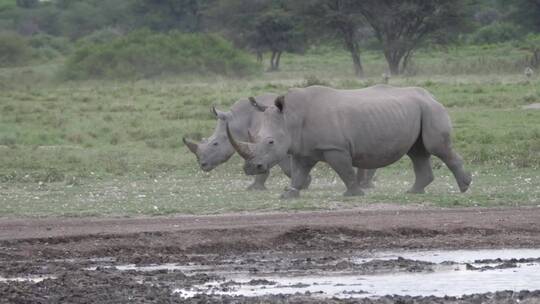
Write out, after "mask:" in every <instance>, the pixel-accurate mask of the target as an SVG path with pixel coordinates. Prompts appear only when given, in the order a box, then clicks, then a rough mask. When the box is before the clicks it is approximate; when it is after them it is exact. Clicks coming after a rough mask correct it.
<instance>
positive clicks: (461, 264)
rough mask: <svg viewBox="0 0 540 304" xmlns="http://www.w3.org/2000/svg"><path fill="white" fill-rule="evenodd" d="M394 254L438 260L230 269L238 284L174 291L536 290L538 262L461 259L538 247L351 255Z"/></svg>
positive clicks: (341, 294)
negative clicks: (354, 268)
mask: <svg viewBox="0 0 540 304" xmlns="http://www.w3.org/2000/svg"><path fill="white" fill-rule="evenodd" d="M397 257H403V258H407V259H412V260H420V261H426V262H432V263H437V264H438V265H436V267H434V271H433V272H422V273H408V272H396V273H388V274H378V275H359V274H355V273H351V272H348V273H347V272H327V273H324V274H321V275H312V274H307V275H294V276H287V275H283V273H280V274H277V275H269V274H263V275H256V274H248V273H243V274H239V273H230V274H229V275H225V281H230V280H232V281H234V282H236V283H239V284H238V285H231V286H227V288H226V289H225V291H224V288H223V286H220V284H221V283H223V282H224V281H221V282H217V281H216V282H211V283H209V284H205V285H201V286H195V287H194V288H191V289H178V290H176V292H178V293H179V295H180V296H182V297H192V296H195V295H197V294H203V293H204V294H219V295H243V296H263V295H275V294H294V293H297V292H300V293H305V292H310V293H312V294H313V295H314V296H320V297H338V298H351V297H354V298H358V297H378V296H384V295H391V294H397V295H410V296H430V295H433V296H461V295H466V294H475V293H487V292H495V291H501V290H514V291H519V290H538V289H540V263H518V264H517V267H515V268H507V269H493V270H483V271H479V270H467V267H466V263H472V264H473V265H477V266H486V265H489V266H497V265H498V263H491V264H474V261H475V260H484V259H497V258H500V259H503V260H509V259H514V258H515V259H522V258H523V259H525V258H540V250H538V249H505V250H456V251H421V252H399V253H398V252H381V253H376V254H374V255H373V256H371V257H356V258H353V260H354V261H355V262H356V263H363V262H368V261H371V260H374V259H379V260H395V259H396V258H397ZM448 261H451V262H453V263H452V264H450V265H449V264H447V263H444V264H439V263H442V262H448ZM499 264H500V263H499ZM295 273H297V272H295ZM220 275H223V273H220ZM260 279H265V280H268V281H270V282H273V284H261V285H249V284H247V283H248V282H249V281H251V280H260Z"/></svg>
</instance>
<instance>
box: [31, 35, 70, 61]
mask: <svg viewBox="0 0 540 304" xmlns="http://www.w3.org/2000/svg"><path fill="white" fill-rule="evenodd" d="M28 43H29V45H30V46H31V47H32V57H33V58H35V59H37V60H49V59H54V58H56V57H59V56H65V55H67V54H68V53H69V52H70V50H71V44H70V42H69V40H68V39H67V38H65V37H56V36H51V35H47V34H37V35H34V36H32V37H31V38H30V39H29V41H28Z"/></svg>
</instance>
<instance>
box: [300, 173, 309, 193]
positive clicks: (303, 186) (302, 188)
mask: <svg viewBox="0 0 540 304" xmlns="http://www.w3.org/2000/svg"><path fill="white" fill-rule="evenodd" d="M309 185H311V175H308V176H307V178H306V182H305V183H304V184H303V185H302V187H300V190H305V189H307V188H309Z"/></svg>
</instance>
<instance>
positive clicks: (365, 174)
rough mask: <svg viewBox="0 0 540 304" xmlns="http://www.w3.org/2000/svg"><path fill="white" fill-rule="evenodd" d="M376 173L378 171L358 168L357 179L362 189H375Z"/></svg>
mask: <svg viewBox="0 0 540 304" xmlns="http://www.w3.org/2000/svg"><path fill="white" fill-rule="evenodd" d="M375 171H377V170H376V169H362V168H358V170H356V179H357V180H358V183H359V184H360V187H362V188H364V189H368V188H373V187H375V185H374V184H373V177H374V176H375Z"/></svg>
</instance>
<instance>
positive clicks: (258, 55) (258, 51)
mask: <svg viewBox="0 0 540 304" xmlns="http://www.w3.org/2000/svg"><path fill="white" fill-rule="evenodd" d="M255 52H256V53H257V63H262V62H263V59H264V58H263V52H262V51H261V50H256V51H255Z"/></svg>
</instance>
